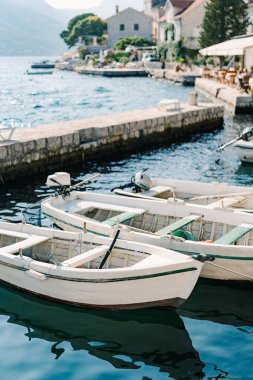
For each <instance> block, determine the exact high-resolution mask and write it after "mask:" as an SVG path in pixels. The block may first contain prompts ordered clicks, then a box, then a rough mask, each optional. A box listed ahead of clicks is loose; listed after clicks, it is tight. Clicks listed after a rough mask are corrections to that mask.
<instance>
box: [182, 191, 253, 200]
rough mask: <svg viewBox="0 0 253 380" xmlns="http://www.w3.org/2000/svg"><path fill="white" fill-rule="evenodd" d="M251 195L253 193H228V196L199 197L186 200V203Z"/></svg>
mask: <svg viewBox="0 0 253 380" xmlns="http://www.w3.org/2000/svg"><path fill="white" fill-rule="evenodd" d="M247 195H253V192H244V193H230V194H216V195H200V196H198V197H193V198H187V200H188V201H198V200H201V199H216V198H226V197H236V196H241V197H243V196H247Z"/></svg>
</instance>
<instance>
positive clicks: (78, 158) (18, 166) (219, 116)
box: [0, 104, 224, 181]
mask: <svg viewBox="0 0 253 380" xmlns="http://www.w3.org/2000/svg"><path fill="white" fill-rule="evenodd" d="M223 117H224V109H223V107H222V106H219V105H210V104H209V105H205V104H203V105H200V106H199V107H187V108H184V109H182V110H181V112H161V111H159V110H157V109H153V110H142V111H138V112H137V111H136V112H130V113H127V114H122V116H121V115H117V117H115V116H114V117H103V118H98V119H96V120H80V121H76V122H74V123H73V122H69V123H59V124H54V125H53V126H41V127H42V128H43V127H44V128H45V129H46V128H47V129H48V131H52V130H53V128H51V127H54V130H55V129H57V128H58V129H59V131H61V132H59V135H57V134H56V133H54V136H50V135H48V136H47V137H41V133H40V132H39V130H38V131H37V135H38V136H37V137H36V138H35V137H34V136H36V133H35V132H36V127H35V128H34V130H35V132H34V133H33V138H32V139H30V140H29V139H26V140H24V141H18V142H14V143H12V144H9V145H3V146H1V147H0V173H1V176H2V178H3V180H4V181H7V180H12V179H17V178H19V177H29V176H30V175H31V174H39V173H46V172H50V171H52V170H55V169H59V168H60V167H62V166H63V165H65V164H71V163H76V162H82V161H84V160H87V159H101V158H105V157H107V158H110V157H113V159H115V158H116V157H117V155H118V156H120V154H122V153H123V152H131V151H135V152H136V150H141V149H147V148H153V147H155V146H156V145H158V144H164V143H171V142H175V141H180V140H181V139H182V138H185V137H187V136H191V135H193V134H194V133H201V132H205V131H209V130H212V129H215V128H220V127H222V126H223ZM64 124H66V126H67V128H66V131H68V132H66V133H64V127H65V125H64ZM70 125H71V128H72V131H69V129H70ZM30 130H31V129H30ZM49 133H50V132H49ZM51 133H52V132H51Z"/></svg>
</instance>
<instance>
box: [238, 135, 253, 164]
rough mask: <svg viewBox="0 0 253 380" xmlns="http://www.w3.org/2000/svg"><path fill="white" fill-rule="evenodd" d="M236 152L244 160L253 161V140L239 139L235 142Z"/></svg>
mask: <svg viewBox="0 0 253 380" xmlns="http://www.w3.org/2000/svg"><path fill="white" fill-rule="evenodd" d="M234 147H235V151H236V154H237V156H238V158H239V160H241V161H242V162H248V163H252V162H253V141H252V140H251V141H245V140H242V139H241V140H239V141H237V142H236V143H235V144H234Z"/></svg>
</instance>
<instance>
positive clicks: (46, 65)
mask: <svg viewBox="0 0 253 380" xmlns="http://www.w3.org/2000/svg"><path fill="white" fill-rule="evenodd" d="M31 68H32V69H54V68H55V63H54V62H50V61H48V60H44V61H40V62H34V63H32V65H31Z"/></svg>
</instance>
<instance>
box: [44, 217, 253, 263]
mask: <svg viewBox="0 0 253 380" xmlns="http://www.w3.org/2000/svg"><path fill="white" fill-rule="evenodd" d="M44 215H45V216H47V217H48V218H50V219H52V220H57V221H58V222H60V223H62V224H66V225H67V226H71V227H73V228H75V229H77V230H81V231H83V232H90V233H92V234H94V235H99V236H105V237H110V235H109V234H107V235H106V234H101V233H98V232H95V231H93V230H87V229H85V230H84V229H83V228H81V227H79V226H76V225H75V224H71V223H67V222H65V221H63V220H61V219H59V218H56V217H54V216H52V215H50V214H47V213H45V212H44ZM143 233H145V231H144V230H143ZM150 244H151V243H150ZM175 251H176V252H179V253H182V254H183V255H187V256H192V255H196V254H199V253H201V252H186V251H180V250H179V249H177V250H176V249H175ZM205 253H207V254H208V252H205ZM210 255H212V256H214V257H215V258H216V259H224V260H242V261H253V257H241V256H222V255H216V254H214V253H210Z"/></svg>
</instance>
